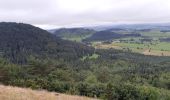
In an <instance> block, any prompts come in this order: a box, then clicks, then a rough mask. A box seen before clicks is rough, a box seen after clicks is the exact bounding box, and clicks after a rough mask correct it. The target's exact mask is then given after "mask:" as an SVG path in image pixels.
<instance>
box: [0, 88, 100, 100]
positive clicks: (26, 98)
mask: <svg viewBox="0 0 170 100" xmlns="http://www.w3.org/2000/svg"><path fill="white" fill-rule="evenodd" d="M0 100H97V99H93V98H87V97H81V96H71V95H66V94H60V93H55V92H47V91H44V90H41V91H36V90H31V89H25V88H18V87H11V86H3V85H0Z"/></svg>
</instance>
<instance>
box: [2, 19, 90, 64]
mask: <svg viewBox="0 0 170 100" xmlns="http://www.w3.org/2000/svg"><path fill="white" fill-rule="evenodd" d="M92 51H93V49H92V48H89V47H87V46H85V45H83V44H78V43H74V42H70V41H66V40H62V39H60V38H57V37H56V36H54V35H52V34H50V33H49V32H47V31H45V30H42V29H40V28H37V27H34V26H32V25H29V24H23V23H6V22H2V23H0V56H2V57H4V58H7V59H9V60H10V61H12V62H15V63H20V64H22V63H26V62H27V60H28V58H29V57H30V56H34V57H39V58H42V59H43V58H48V57H50V58H56V59H57V58H66V59H69V58H71V59H76V58H78V57H82V56H83V55H87V54H89V53H91V52H92Z"/></svg>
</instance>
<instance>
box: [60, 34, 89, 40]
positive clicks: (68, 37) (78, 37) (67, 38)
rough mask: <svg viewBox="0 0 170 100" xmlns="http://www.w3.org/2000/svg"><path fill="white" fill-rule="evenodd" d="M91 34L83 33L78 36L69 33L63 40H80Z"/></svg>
mask: <svg viewBox="0 0 170 100" xmlns="http://www.w3.org/2000/svg"><path fill="white" fill-rule="evenodd" d="M91 35H92V34H89V35H84V36H80V35H70V36H65V37H64V38H63V39H65V40H71V41H76V42H81V41H82V40H83V39H86V38H88V37H90V36H91Z"/></svg>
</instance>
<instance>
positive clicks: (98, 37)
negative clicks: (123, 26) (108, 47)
mask: <svg viewBox="0 0 170 100" xmlns="http://www.w3.org/2000/svg"><path fill="white" fill-rule="evenodd" d="M139 36H141V35H140V34H137V33H131V34H119V33H115V32H112V31H99V32H96V33H95V34H93V35H92V36H90V37H89V38H86V39H84V41H108V40H113V39H118V38H124V37H139Z"/></svg>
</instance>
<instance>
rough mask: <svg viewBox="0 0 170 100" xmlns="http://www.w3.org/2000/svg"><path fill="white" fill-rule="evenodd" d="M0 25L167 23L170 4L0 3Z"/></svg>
mask: <svg viewBox="0 0 170 100" xmlns="http://www.w3.org/2000/svg"><path fill="white" fill-rule="evenodd" d="M0 22H21V23H29V24H32V25H35V26H39V27H41V28H44V29H49V28H57V27H79V26H96V25H104V24H105V25H106V24H124V23H125V24H128V23H130V24H131V23H132V24H133V23H168V22H170V0H0Z"/></svg>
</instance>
